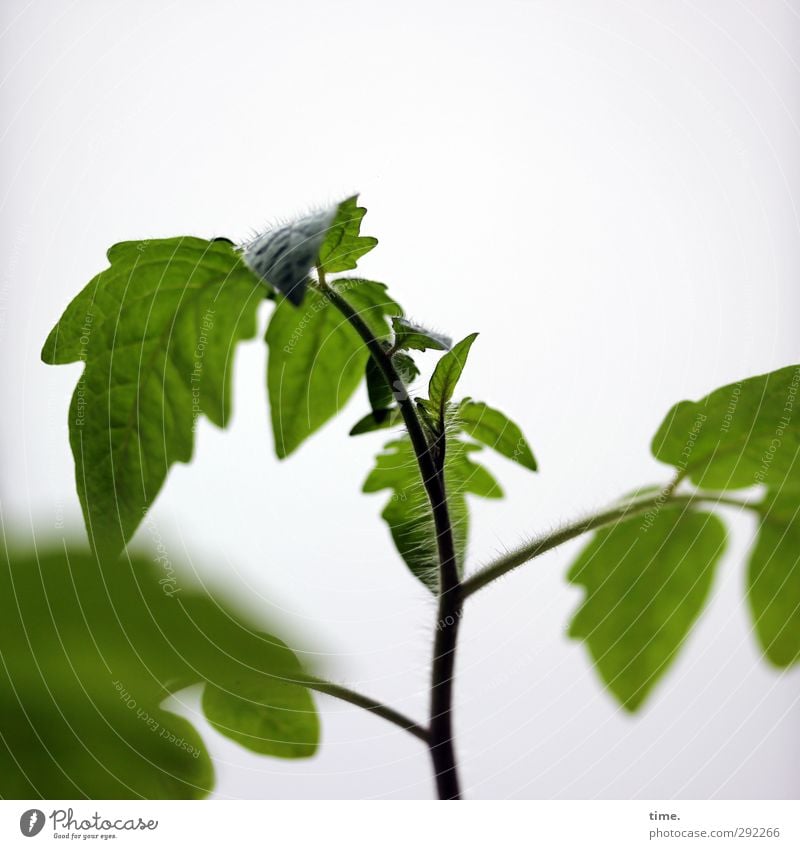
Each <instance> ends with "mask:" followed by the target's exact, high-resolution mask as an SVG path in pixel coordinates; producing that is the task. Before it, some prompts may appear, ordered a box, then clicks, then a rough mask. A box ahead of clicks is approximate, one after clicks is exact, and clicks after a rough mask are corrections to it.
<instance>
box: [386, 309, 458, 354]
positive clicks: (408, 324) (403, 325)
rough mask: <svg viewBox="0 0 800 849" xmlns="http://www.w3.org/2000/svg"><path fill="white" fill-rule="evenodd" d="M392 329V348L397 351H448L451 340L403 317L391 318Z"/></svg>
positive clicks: (451, 343)
mask: <svg viewBox="0 0 800 849" xmlns="http://www.w3.org/2000/svg"><path fill="white" fill-rule="evenodd" d="M392 328H393V329H394V347H395V348H396V349H397V350H398V351H402V350H408V349H414V350H417V351H427V350H429V349H430V350H432V351H449V350H450V348H451V347H452V345H453V340H452V339H450V337H449V336H444V335H443V334H441V333H434V332H433V331H432V330H427V329H426V328H424V327H421V326H420V325H419V324H415V323H414V322H412V321H409V320H408V319H407V318H404V317H403V316H395V317H394V318H392Z"/></svg>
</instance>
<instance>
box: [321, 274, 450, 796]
mask: <svg viewBox="0 0 800 849" xmlns="http://www.w3.org/2000/svg"><path fill="white" fill-rule="evenodd" d="M317 273H318V284H317V285H318V287H319V289H320V291H321V292H322V293H323V294H324V295H325V296H326V297H327V298H328V299H329V300H330V302H331V303H332V304H333V305H334V306H335V307H336V309H338V310H339V312H340V313H341V314H342V315H343V316H344V317H345V318H346V319H347V321H348V322H349V323H350V325H351V326H352V327H353V328H354V329H355V330H356V332H357V333H358V334H359V336H360V337H361V339H362V340H363V341H364V344H365V345H366V346H367V349H368V350H369V352H370V354H371V355H372V358H373V360H374V361H375V363H376V365H377V366H378V367H379V368H380V370H381V372H382V374H383V376H384V378H385V380H386V382H387V383H388V385H389V386H390V387H391V389H392V392H393V394H394V397H395V399H396V400H397V404H398V406H399V408H400V413H401V415H402V416H403V421H404V422H405V425H406V429H407V430H408V435H409V438H410V439H411V445H412V447H413V448H414V453H415V455H416V457H417V463H418V464H419V470H420V474H421V475H422V484H423V486H424V487H425V492H426V493H427V496H428V500H429V501H430V505H431V513H432V515H433V523H434V529H435V531H436V546H437V552H438V557H439V596H438V614H437V624H436V632H435V636H434V645H433V662H432V669H431V707H430V729H429V736H428V746H429V749H430V753H431V761H432V763H433V771H434V774H435V777H436V789H437V793H438V796H439V798H440V799H460V798H461V792H460V789H459V782H458V765H457V761H456V755H455V745H454V742H453V726H452V714H453V672H454V667H455V654H456V644H457V641H458V626H459V623H460V620H461V611H462V604H463V595H462V592H461V583H460V581H459V577H458V566H457V562H456V548H455V541H454V538H453V528H452V524H451V522H450V513H449V511H448V508H447V496H446V493H445V485H444V473H443V469H444V462H443V459H444V452H443V451H439V452H438V453H439V455H440V456H439V459H438V462H437V458H436V453H437V452H436V451H434V448H433V447H432V446H431V445H430V443H429V442H428V438H427V436H426V435H425V431H424V429H423V427H422V423H421V422H420V420H419V416H418V415H417V410H416V407H415V406H414V402H413V401H412V399H411V397H410V396H409V394H408V390H407V388H406V386H405V384H404V382H403V379H402V377H401V376H400V374H399V373H398V371H397V369H396V368H395V367H394V363H393V362H392V358H391V356H390V354H389V352H388V350H387V349H386V348H384V346H383V344H382V343H381V341H380V340H379V339H377V338H376V337H375V335H374V334H373V333H372V331H371V330H370V328H369V326H368V325H367V323H366V322H365V321H364V320H363V319H362V318H361V316H360V315H359V314H358V312H357V311H356V310H355V309H354V308H353V307H352V306H351V305H350V303H349V302H348V301H347V299H346V298H345V297H343V296H342V295H341V294H340V293H339V292H338V291H336V289H335V288H334V287H333V286H330V285H328V283H327V282H326V280H325V274H324V272H323V271H322V269H317Z"/></svg>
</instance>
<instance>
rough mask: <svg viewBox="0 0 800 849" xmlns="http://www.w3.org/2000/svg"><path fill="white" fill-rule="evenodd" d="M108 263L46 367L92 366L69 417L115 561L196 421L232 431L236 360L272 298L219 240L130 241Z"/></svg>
mask: <svg viewBox="0 0 800 849" xmlns="http://www.w3.org/2000/svg"><path fill="white" fill-rule="evenodd" d="M108 259H109V261H110V263H111V266H110V267H109V268H108V269H106V270H105V271H103V272H101V273H100V274H98V275H97V277H95V278H94V279H92V280H91V281H90V283H89V284H88V285H87V286H86V287H85V288H84V289H83V290H82V291H81V292H80V293H79V294H78V296H77V297H76V298H75V299H74V300H73V301H72V303H71V304H70V305H69V306H68V307H67V309H66V311H65V313H64V315H63V316H62V318H61V319H60V321H59V322H58V324H57V325H56V326H55V327H54V328H53V330H52V332H51V333H50V335H49V337H48V339H47V341H46V343H45V345H44V349H43V351H42V359H43V360H44V361H45V362H46V363H51V364H55V363H71V362H79V361H80V362H83V363H84V364H85V367H84V371H83V374H82V375H81V377H80V379H79V380H78V385H77V387H76V389H75V393H74V395H73V397H72V404H71V406H70V412H69V430H70V444H71V446H72V453H73V455H74V457H75V471H76V481H77V487H78V495H79V497H80V501H81V506H82V508H83V515H84V519H85V521H86V527H87V529H88V532H89V538H90V540H91V542H92V545H93V546H94V547H95V548H96V549H97V550H100V551H103V552H107V553H109V554H116V553H117V552H119V551H120V550H121V549H122V548H123V547H124V545H125V544H126V543H127V541H128V540H129V539H130V538H131V536H132V535H133V533H134V531H135V530H136V528H137V527H138V525H139V523H140V522H141V520H142V516H143V515H144V514H145V513H146V512H147V510H148V509H149V508H150V506H151V505H152V503H153V501H154V500H155V498H156V496H157V495H158V493H159V491H160V489H161V487H162V485H163V483H164V480H165V478H166V476H167V473H168V471H169V469H170V467H171V466H172V464H173V463H176V462H183V463H188V462H189V460H191V457H192V451H193V445H194V429H195V426H196V421H197V419H198V417H199V416H200V415H205V416H206V417H207V418H208V419H210V421H212V422H213V423H214V424H216V425H217V426H219V427H224V426H225V425H226V424H227V422H228V420H229V418H230V405H231V389H230V376H231V369H232V365H233V354H234V351H235V350H236V345H237V343H238V342H240V341H241V340H243V339H249V338H251V337H252V336H254V335H255V332H256V311H257V309H258V305H259V303H260V302H261V300H262V299H263V296H264V290H263V287H261V286H259V285H258V281H257V280H256V279H255V278H254V277H253V275H252V274H251V273H250V271H248V269H247V268H246V267H245V265H244V264H243V263H242V262H241V260H240V258H239V256H238V254H237V253H236V251H235V250H234V249H233V248H232V247H231V245H230V244H228V243H227V242H224V241H221V240H216V241H213V242H208V241H205V240H203V239H195V238H192V237H179V238H175V239H158V240H153V241H147V242H122V243H120V244H118V245H114V246H113V247H112V248H111V249H110V250H109V252H108Z"/></svg>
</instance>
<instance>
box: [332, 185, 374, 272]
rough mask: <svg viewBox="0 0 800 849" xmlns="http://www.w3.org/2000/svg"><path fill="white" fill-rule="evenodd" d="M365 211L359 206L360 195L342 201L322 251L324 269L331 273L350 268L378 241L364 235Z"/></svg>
mask: <svg viewBox="0 0 800 849" xmlns="http://www.w3.org/2000/svg"><path fill="white" fill-rule="evenodd" d="M366 214H367V210H366V209H365V208H364V207H363V206H359V205H358V195H354V196H353V197H351V198H348V199H347V200H345V201H342V203H340V204H339V206H338V208H337V209H336V215H335V216H334V219H333V223H332V224H331V226H330V229H329V230H328V232H327V234H326V236H325V241H324V242H323V243H322V247H321V248H320V251H319V265H320V267H321V268H322V270H323V271H326V272H328V273H329V274H333V273H335V272H338V271H350V270H351V269H353V268H355V267H356V263H357V262H358V260H359V259H361V257H362V256H364V254H366V253H369V251H371V250H372V249H373V248H374V247H375V245H377V244H378V240H377V239H376V238H374V237H373V236H362V235H361V221H362V219H363V218H364V216H365V215H366Z"/></svg>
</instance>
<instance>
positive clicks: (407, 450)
mask: <svg viewBox="0 0 800 849" xmlns="http://www.w3.org/2000/svg"><path fill="white" fill-rule="evenodd" d="M475 451H480V446H479V445H474V444H472V443H464V442H460V441H458V440H457V439H455V438H450V439H448V443H447V450H446V453H445V488H446V491H447V496H448V507H449V510H450V520H451V522H452V525H453V535H454V537H455V543H456V554H457V558H458V566H459V569H460V570H463V566H464V559H465V557H466V549H467V536H468V530H469V512H468V508H467V503H466V498H465V495H466V494H467V493H471V494H473V495H478V496H481V497H483V498H501V497H502V494H503V493H502V491H501V489H500V487H499V485H498V484H497V482H496V481H495V480H494V478H493V477H492V476H491V475H490V474H489V472H488V471H487V470H486V469H485V468H484V467H483V466H481V465H479V464H478V463H475V462H473V461H472V459H471V457H470V454H472V453H473V452H475ZM383 489H390V490H392V497H391V498H390V500H389V502H388V504H387V505H386V507H385V508H384V511H383V513H382V514H381V515H382V516H383V518H384V520H385V521H386V523H387V524H388V525H389V530H390V532H391V534H392V539H393V540H394V543H395V546H396V548H397V550H398V552H399V554H400V556H401V557H402V558H403V560H404V561H405V562H406V565H407V566H408V568H409V569H410V570H411V572H412V574H414V575H415V576H416V577H417V578H419V580H420V581H422V583H423V584H425V586H427V587H428V588H429V589H430V590H431V591H432V592H434V593H436V592H437V590H438V585H439V576H438V568H437V563H438V558H437V550H436V534H435V531H434V527H433V520H432V518H431V509H430V502H429V501H428V496H427V494H426V492H425V488H424V487H423V485H422V476H421V474H420V471H419V466H418V465H417V459H416V455H415V454H414V449H413V447H412V445H411V440H410V439H409V437H408V435H406V436H404V437H402V438H401V439H397V440H393V441H392V442H388V443H387V444H386V445H385V446H384V449H383V452H382V453H381V454H379V455H378V457H377V458H376V463H375V468H374V469H373V470H372V471H371V472H370V474H369V476H368V477H367V479H366V481H365V482H364V492H379V491H381V490H383Z"/></svg>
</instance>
